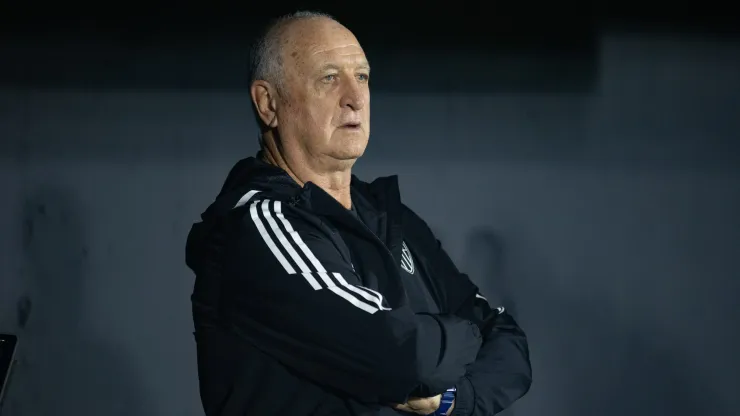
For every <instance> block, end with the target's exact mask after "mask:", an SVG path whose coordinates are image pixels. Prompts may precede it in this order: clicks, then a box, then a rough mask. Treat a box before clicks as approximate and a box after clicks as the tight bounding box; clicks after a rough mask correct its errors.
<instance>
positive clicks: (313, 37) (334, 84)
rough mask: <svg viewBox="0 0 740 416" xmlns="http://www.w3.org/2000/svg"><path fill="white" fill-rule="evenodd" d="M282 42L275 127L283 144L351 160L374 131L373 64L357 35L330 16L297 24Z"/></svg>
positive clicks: (315, 154) (333, 158)
mask: <svg viewBox="0 0 740 416" xmlns="http://www.w3.org/2000/svg"><path fill="white" fill-rule="evenodd" d="M285 39H286V42H285V43H284V44H283V48H282V53H283V77H284V78H283V79H284V83H283V88H282V94H281V95H280V96H279V97H278V103H279V104H278V105H277V109H276V112H277V121H278V124H277V128H278V131H279V133H280V137H281V140H282V141H283V145H284V146H291V147H293V146H296V147H302V150H303V151H305V152H307V153H308V155H309V156H311V157H314V158H319V159H321V160H323V161H324V162H328V163H332V162H333V161H347V162H350V163H353V162H354V160H355V159H357V158H358V157H360V156H362V154H363V153H364V151H365V147H366V146H367V142H368V138H369V136H370V90H369V88H368V80H369V76H370V68H369V65H368V62H367V58H366V57H365V53H364V52H363V50H362V47H360V44H359V42H358V41H357V39H356V38H355V36H354V35H353V34H352V33H351V32H350V31H349V30H347V29H346V28H345V27H343V26H341V25H340V24H338V23H336V22H333V21H331V20H329V19H311V20H305V21H301V22H297V23H295V24H293V25H292V26H291V27H289V28H288V29H287V33H286V34H285Z"/></svg>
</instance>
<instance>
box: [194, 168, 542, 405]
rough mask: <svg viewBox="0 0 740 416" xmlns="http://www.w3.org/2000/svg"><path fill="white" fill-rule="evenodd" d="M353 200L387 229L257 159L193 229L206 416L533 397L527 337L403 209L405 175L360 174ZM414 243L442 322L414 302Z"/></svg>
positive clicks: (234, 175) (237, 171) (233, 176)
mask: <svg viewBox="0 0 740 416" xmlns="http://www.w3.org/2000/svg"><path fill="white" fill-rule="evenodd" d="M352 193H353V195H357V196H362V197H363V198H364V199H365V200H366V201H370V202H371V204H372V206H373V207H374V209H371V210H369V211H371V212H363V215H371V216H372V217H373V218H374V220H375V221H377V224H379V227H378V230H380V232H371V231H370V230H369V229H368V227H367V226H366V225H365V223H363V221H360V220H359V219H358V218H357V216H356V215H353V213H352V212H351V211H349V210H347V209H345V208H344V207H342V206H341V205H340V204H339V203H338V202H337V201H336V200H334V199H333V198H332V197H331V196H329V195H328V194H327V193H326V192H324V191H323V190H322V189H321V188H319V187H318V186H316V185H314V184H311V183H308V184H306V186H304V187H300V186H298V185H297V184H296V183H295V182H294V181H293V180H292V179H291V178H290V176H288V175H287V174H286V173H285V172H284V171H283V170H281V169H279V168H276V167H273V166H270V165H268V164H266V163H264V162H262V161H260V160H258V159H255V158H248V159H244V160H242V161H240V162H239V163H238V164H237V165H236V166H235V167H234V168H233V169H232V171H231V173H230V174H229V176H228V178H227V180H226V182H225V184H224V186H223V189H222V190H221V192H220V194H219V195H218V197H217V198H216V200H215V202H214V203H213V204H212V205H211V206H210V207H209V208H208V209H207V210H206V211H205V212H204V213H203V215H202V222H199V223H196V224H194V225H193V227H192V229H191V232H190V234H189V236H188V241H187V249H186V255H187V264H188V266H189V267H190V268H191V269H192V270H193V271H194V272H195V274H196V281H195V287H194V291H193V296H192V302H193V317H194V321H195V338H196V342H197V350H198V371H199V378H200V393H201V399H202V402H203V405H204V408H205V411H206V414H207V415H209V416H216V415H218V416H231V415H260V416H262V415H286V416H301V415H383V414H388V415H392V414H398V413H399V412H396V411H395V410H393V409H391V408H390V407H388V404H389V403H403V402H405V401H406V399H407V397H409V396H422V397H426V396H427V395H428V396H431V395H435V394H438V393H440V392H443V391H444V390H445V389H447V388H448V387H451V386H456V387H457V389H458V393H457V395H458V396H457V399H456V405H455V412H454V413H453V414H455V415H489V414H494V413H496V412H499V411H501V410H502V409H504V408H506V407H508V406H509V405H510V404H511V403H513V402H514V401H515V400H517V399H518V398H519V397H521V396H522V395H524V394H525V393H526V392H527V390H528V389H529V386H530V383H531V367H530V363H529V353H528V347H527V341H526V337H525V335H524V333H523V332H522V330H521V329H520V328H519V326H518V325H517V324H516V323H515V322H514V320H513V319H512V318H511V316H509V315H508V314H507V313H505V312H503V309H492V308H490V307H489V305H488V303H487V302H486V301H485V298H483V297H482V296H481V295H480V294H479V293H478V289H477V287H476V286H475V285H474V284H473V283H472V282H471V281H470V279H468V277H467V276H465V275H464V274H461V273H460V272H458V270H457V269H456V267H455V266H454V264H453V263H452V261H451V260H450V258H449V257H448V256H447V254H445V252H444V251H443V250H442V248H441V246H440V244H439V242H438V241H437V240H436V239H435V237H434V235H433V234H432V232H431V230H430V229H429V227H428V226H427V225H426V224H425V223H424V221H422V220H421V218H419V217H418V216H417V215H416V214H414V213H413V212H412V211H411V210H410V209H409V208H407V207H406V206H404V205H403V204H402V203H401V199H400V196H399V191H398V184H397V180H396V178H395V177H390V178H381V179H378V180H376V181H374V182H373V183H372V184H367V183H364V182H362V181H360V180H358V179H357V178H353V181H352ZM404 243H405V244H404ZM402 245H405V246H407V249H408V250H409V251H410V252H411V253H413V256H414V258H415V259H416V267H417V268H420V269H422V270H423V273H424V275H425V276H428V277H429V284H428V286H429V292H430V293H431V294H432V297H433V298H434V300H435V301H436V303H437V309H438V310H439V313H435V314H430V313H418V312H419V311H415V310H413V309H412V308H411V307H410V306H409V304H408V303H409V302H408V298H407V296H406V293H405V290H404V287H403V286H402V283H401V278H400V272H401V268H400V266H401V264H402Z"/></svg>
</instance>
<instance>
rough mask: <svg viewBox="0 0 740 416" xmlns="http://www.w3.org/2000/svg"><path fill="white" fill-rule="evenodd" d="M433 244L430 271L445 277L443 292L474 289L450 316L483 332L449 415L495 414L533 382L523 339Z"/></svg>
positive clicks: (507, 318)
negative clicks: (432, 269)
mask: <svg viewBox="0 0 740 416" xmlns="http://www.w3.org/2000/svg"><path fill="white" fill-rule="evenodd" d="M435 246H436V253H435V256H434V257H433V258H434V259H435V261H434V270H435V272H436V273H439V276H440V278H441V279H444V281H445V282H444V284H445V285H446V286H447V287H448V288H451V287H454V286H462V287H469V288H472V289H473V290H472V291H471V292H469V294H468V296H467V298H466V299H465V300H464V301H463V302H460V303H457V302H456V303H455V304H454V305H449V306H450V307H451V308H453V313H454V314H455V315H457V316H459V317H460V318H463V319H468V320H470V321H472V322H475V323H476V324H478V325H479V326H480V327H481V328H483V329H482V331H483V335H484V341H483V345H482V346H481V349H480V352H479V353H478V356H477V358H476V360H475V362H473V363H471V364H470V365H468V366H467V371H466V374H465V376H464V377H462V378H460V380H458V382H457V383H456V385H455V387H456V388H457V397H456V399H455V408H454V410H453V412H452V415H453V416H483V415H493V414H496V413H499V412H501V411H503V410H504V409H506V408H508V407H509V406H511V405H512V404H513V403H514V402H515V401H516V400H518V399H519V398H521V397H522V396H524V395H525V394H526V393H527V391H529V387H530V385H531V383H532V367H531V363H530V360H529V346H528V343H527V337H526V335H525V333H524V331H522V329H521V328H520V327H519V325H517V323H516V322H515V321H514V318H512V317H511V315H509V314H508V313H506V311H505V309H504V307H498V308H494V309H492V308H491V307H490V305H489V304H488V301H487V300H486V298H485V297H483V296H482V295H481V294H480V293H478V288H477V287H476V286H475V285H474V284H473V283H472V282H471V281H470V278H469V277H468V276H467V275H465V274H463V273H460V272H459V271H458V269H457V267H456V266H455V264H454V263H453V261H452V260H451V259H450V257H449V256H448V255H447V253H445V251H444V249H442V246H441V244H439V242H436V245H435ZM448 299H450V297H448Z"/></svg>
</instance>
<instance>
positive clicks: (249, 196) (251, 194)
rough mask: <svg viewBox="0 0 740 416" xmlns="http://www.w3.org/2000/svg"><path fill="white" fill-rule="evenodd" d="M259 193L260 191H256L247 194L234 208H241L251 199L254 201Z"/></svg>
mask: <svg viewBox="0 0 740 416" xmlns="http://www.w3.org/2000/svg"><path fill="white" fill-rule="evenodd" d="M258 192H259V191H255V190H252V191H249V192H247V193H246V194H244V195H243V196H242V197H241V198H239V201H237V203H236V205H234V208H239V207H241V206H243V205H245V204H246V203H247V202H249V200H250V199H252V197H253V196H255V195H257V193H258ZM234 208H232V209H234Z"/></svg>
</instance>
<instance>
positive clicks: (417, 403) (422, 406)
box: [393, 394, 455, 416]
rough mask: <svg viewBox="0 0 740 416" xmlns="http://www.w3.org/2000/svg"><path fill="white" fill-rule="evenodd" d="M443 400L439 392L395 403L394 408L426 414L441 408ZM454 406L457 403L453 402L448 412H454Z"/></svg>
mask: <svg viewBox="0 0 740 416" xmlns="http://www.w3.org/2000/svg"><path fill="white" fill-rule="evenodd" d="M441 400H442V395H441V394H438V395H436V396H434V397H411V398H409V400H408V401H407V402H406V403H404V404H397V405H394V406H393V408H394V409H396V410H401V411H403V412H409V413H416V414H417V415H424V416H426V415H430V414H432V413H434V412H436V411H437V409H439V404H440V401H441ZM454 408H455V404H454V403H453V404H452V406H451V407H450V410H449V411H448V412H447V414H448V415H449V414H450V413H452V409H454Z"/></svg>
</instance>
